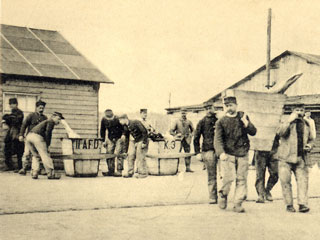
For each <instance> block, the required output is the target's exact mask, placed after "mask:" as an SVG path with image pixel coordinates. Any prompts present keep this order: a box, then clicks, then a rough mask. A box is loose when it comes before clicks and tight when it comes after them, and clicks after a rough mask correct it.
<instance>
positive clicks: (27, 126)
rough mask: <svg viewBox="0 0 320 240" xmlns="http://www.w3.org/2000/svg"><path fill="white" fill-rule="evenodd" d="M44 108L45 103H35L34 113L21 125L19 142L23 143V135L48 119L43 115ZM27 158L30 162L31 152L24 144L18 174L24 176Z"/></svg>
mask: <svg viewBox="0 0 320 240" xmlns="http://www.w3.org/2000/svg"><path fill="white" fill-rule="evenodd" d="M45 107H46V103H45V102H43V101H41V100H39V101H37V102H36V111H35V112H33V113H30V114H29V115H28V116H27V117H26V119H25V120H24V121H23V123H22V126H21V129H20V133H19V141H20V142H24V135H25V133H27V134H28V133H29V132H30V131H31V130H32V129H33V128H34V127H35V126H36V125H38V124H39V123H41V122H43V121H45V120H47V119H48V118H47V116H46V115H44V114H43V112H44V109H45ZM29 158H30V160H31V152H30V150H29V149H28V145H27V144H26V145H25V147H24V153H23V156H22V168H21V169H20V171H19V174H21V175H26V173H27V167H28V159H29Z"/></svg>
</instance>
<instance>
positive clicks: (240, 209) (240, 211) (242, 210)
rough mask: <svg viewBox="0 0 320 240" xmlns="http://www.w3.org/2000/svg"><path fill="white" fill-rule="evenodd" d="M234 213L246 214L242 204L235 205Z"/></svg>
mask: <svg viewBox="0 0 320 240" xmlns="http://www.w3.org/2000/svg"><path fill="white" fill-rule="evenodd" d="M233 211H234V212H236V213H244V212H245V210H244V208H243V207H242V206H241V203H237V204H235V205H234V207H233Z"/></svg>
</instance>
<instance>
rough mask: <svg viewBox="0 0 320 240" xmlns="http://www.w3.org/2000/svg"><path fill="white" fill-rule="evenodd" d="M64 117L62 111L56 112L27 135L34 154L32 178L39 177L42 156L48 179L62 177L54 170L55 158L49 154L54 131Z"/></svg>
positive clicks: (28, 144) (28, 143)
mask: <svg viewBox="0 0 320 240" xmlns="http://www.w3.org/2000/svg"><path fill="white" fill-rule="evenodd" d="M61 119H64V117H63V116H62V114H61V113H59V112H54V113H53V114H52V116H51V118H50V119H47V120H45V121H43V122H41V123H39V124H38V125H37V126H35V127H34V128H33V129H32V130H31V131H30V132H29V134H28V135H27V137H26V144H27V147H28V149H30V151H31V154H32V175H31V176H32V178H33V179H37V178H38V175H39V170H40V158H41V160H42V162H43V165H44V168H45V169H46V172H47V177H48V179H60V175H58V174H56V173H55V172H54V166H53V160H52V158H51V157H50V155H49V146H50V143H51V137H52V131H53V129H54V126H55V125H58V124H59V123H60V121H61Z"/></svg>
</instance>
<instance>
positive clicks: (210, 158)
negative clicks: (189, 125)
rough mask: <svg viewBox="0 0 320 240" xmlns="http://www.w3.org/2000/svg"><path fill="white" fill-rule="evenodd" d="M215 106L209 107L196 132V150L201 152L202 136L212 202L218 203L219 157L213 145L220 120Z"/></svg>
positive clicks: (194, 141) (194, 140)
mask: <svg viewBox="0 0 320 240" xmlns="http://www.w3.org/2000/svg"><path fill="white" fill-rule="evenodd" d="M215 111H216V109H215V107H214V106H213V105H212V106H211V107H209V109H208V113H207V115H206V116H205V117H204V118H203V119H201V120H200V121H199V123H198V125H197V128H196V130H195V134H194V139H193V143H194V151H195V153H196V154H200V138H201V136H202V138H203V141H202V159H203V161H204V163H205V165H206V169H207V172H208V190H209V199H210V203H211V204H216V203H217V158H216V155H215V152H214V147H213V138H214V129H215V124H216V121H217V120H218V119H217V117H216V114H215Z"/></svg>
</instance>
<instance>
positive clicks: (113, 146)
mask: <svg viewBox="0 0 320 240" xmlns="http://www.w3.org/2000/svg"><path fill="white" fill-rule="evenodd" d="M123 149H124V143H123V141H122V140H121V139H120V138H119V139H118V140H116V141H109V142H108V144H107V153H109V154H116V155H117V154H120V153H123V152H124V151H123ZM115 161H117V169H116V170H117V171H119V172H120V171H122V170H123V158H122V157H116V158H109V159H107V165H108V171H109V173H114V171H115Z"/></svg>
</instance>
